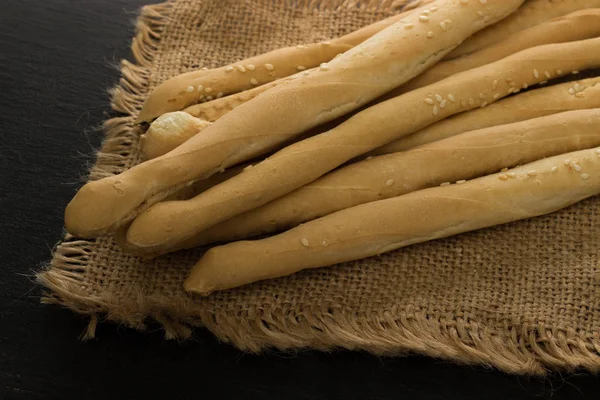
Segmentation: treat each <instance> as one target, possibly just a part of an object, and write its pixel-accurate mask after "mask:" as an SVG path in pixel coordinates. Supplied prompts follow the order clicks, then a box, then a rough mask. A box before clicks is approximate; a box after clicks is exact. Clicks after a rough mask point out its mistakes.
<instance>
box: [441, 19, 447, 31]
mask: <svg viewBox="0 0 600 400" xmlns="http://www.w3.org/2000/svg"><path fill="white" fill-rule="evenodd" d="M440 29H441V30H443V31H444V32H445V31H446V30H447V29H448V27H447V26H446V22H444V21H442V22H440Z"/></svg>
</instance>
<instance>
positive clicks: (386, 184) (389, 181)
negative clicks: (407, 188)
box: [385, 179, 394, 187]
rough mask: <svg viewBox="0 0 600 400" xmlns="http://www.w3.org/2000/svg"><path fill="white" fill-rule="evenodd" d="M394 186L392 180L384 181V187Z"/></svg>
mask: <svg viewBox="0 0 600 400" xmlns="http://www.w3.org/2000/svg"><path fill="white" fill-rule="evenodd" d="M393 184H394V180H393V179H388V180H387V181H385V186H387V187H390V186H392V185H393Z"/></svg>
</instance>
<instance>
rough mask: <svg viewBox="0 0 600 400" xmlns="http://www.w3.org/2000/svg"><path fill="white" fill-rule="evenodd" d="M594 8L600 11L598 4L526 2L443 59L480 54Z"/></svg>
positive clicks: (587, 0) (594, 0)
mask: <svg viewBox="0 0 600 400" xmlns="http://www.w3.org/2000/svg"><path fill="white" fill-rule="evenodd" d="M597 7H600V0H527V1H526V2H525V4H523V5H522V6H521V7H520V8H519V9H518V10H517V11H516V12H515V13H514V14H513V15H511V16H509V17H508V18H505V19H504V20H502V21H500V22H498V23H497V24H495V25H493V26H490V27H488V28H486V29H484V30H482V31H481V32H478V33H476V34H475V35H473V36H472V37H470V38H468V39H467V40H465V42H464V43H463V44H462V45H461V46H460V47H458V48H456V49H455V50H454V51H452V52H450V54H448V55H447V56H446V58H445V59H446V60H451V59H453V58H457V57H460V56H464V55H465V54H470V53H473V52H475V51H478V50H481V49H483V48H486V47H488V46H491V45H493V44H495V43H498V42H499V41H501V40H503V39H504V38H505V37H507V36H509V35H513V34H515V33H517V32H521V31H523V30H525V29H528V28H531V27H533V26H536V25H539V24H541V23H543V22H546V21H548V20H550V19H552V18H556V17H560V16H563V15H566V14H569V13H572V12H575V11H580V10H583V9H585V8H597Z"/></svg>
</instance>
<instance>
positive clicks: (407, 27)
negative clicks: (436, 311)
mask: <svg viewBox="0 0 600 400" xmlns="http://www.w3.org/2000/svg"><path fill="white" fill-rule="evenodd" d="M413 26H414V25H413V24H411V23H410V22H409V23H408V24H405V25H404V29H406V30H408V29H412V28H413Z"/></svg>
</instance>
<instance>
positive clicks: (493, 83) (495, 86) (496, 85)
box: [492, 79, 498, 90]
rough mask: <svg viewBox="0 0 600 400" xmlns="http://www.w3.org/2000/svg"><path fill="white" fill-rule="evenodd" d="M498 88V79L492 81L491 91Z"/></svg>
mask: <svg viewBox="0 0 600 400" xmlns="http://www.w3.org/2000/svg"><path fill="white" fill-rule="evenodd" d="M497 87H498V79H496V80H494V82H492V90H496V88H497Z"/></svg>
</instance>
